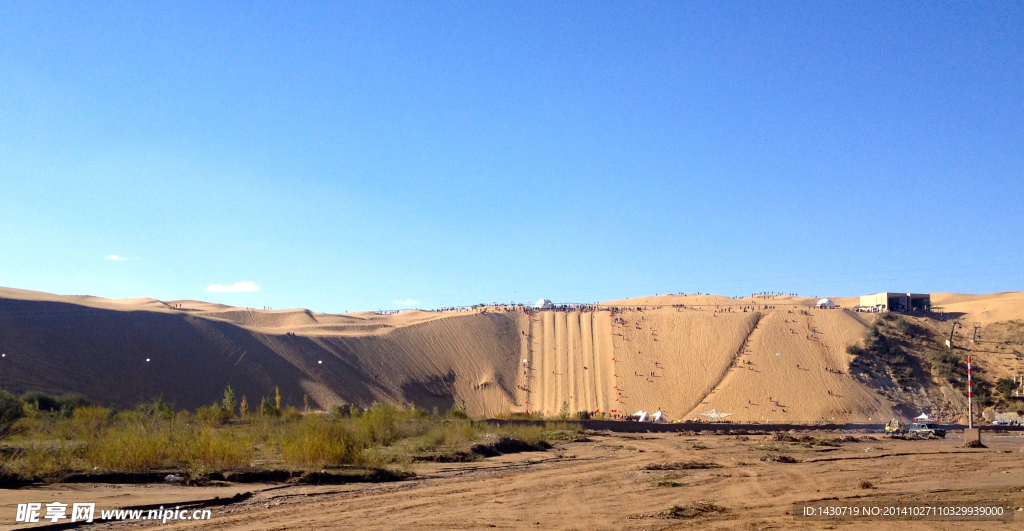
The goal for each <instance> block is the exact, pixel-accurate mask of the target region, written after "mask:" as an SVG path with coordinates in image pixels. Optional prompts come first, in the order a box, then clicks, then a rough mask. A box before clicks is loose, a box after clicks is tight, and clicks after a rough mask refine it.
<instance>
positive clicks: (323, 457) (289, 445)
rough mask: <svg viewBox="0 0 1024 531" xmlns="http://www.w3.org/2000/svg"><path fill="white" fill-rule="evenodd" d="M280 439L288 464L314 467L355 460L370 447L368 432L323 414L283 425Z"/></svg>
mask: <svg viewBox="0 0 1024 531" xmlns="http://www.w3.org/2000/svg"><path fill="white" fill-rule="evenodd" d="M278 442H279V445H280V448H281V457H282V459H284V462H285V463H286V464H288V465H294V466H301V467H306V468H314V469H319V468H323V467H325V466H337V465H342V464H351V463H355V462H357V461H358V460H359V456H360V454H361V452H362V451H363V450H364V449H365V448H367V447H368V446H369V440H368V439H367V437H366V436H365V434H363V433H359V432H358V431H355V430H353V429H352V428H351V425H350V424H349V423H348V422H334V421H331V420H328V419H326V418H324V417H323V416H322V415H309V416H307V417H305V418H303V419H302V420H300V421H297V422H294V423H289V424H285V425H283V426H282V428H281V435H280V436H279V441H278Z"/></svg>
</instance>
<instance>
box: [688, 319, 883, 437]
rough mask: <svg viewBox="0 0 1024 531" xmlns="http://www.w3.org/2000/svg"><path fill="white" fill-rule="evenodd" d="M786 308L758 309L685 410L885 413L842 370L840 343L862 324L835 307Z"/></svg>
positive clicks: (755, 414) (764, 414) (798, 416)
mask: <svg viewBox="0 0 1024 531" xmlns="http://www.w3.org/2000/svg"><path fill="white" fill-rule="evenodd" d="M790 312H791V311H790V310H787V311H771V312H767V313H765V314H764V316H763V317H762V318H761V319H760V321H759V322H758V324H757V328H756V329H755V330H754V331H753V332H752V333H751V334H750V338H749V340H748V342H747V348H746V349H745V350H744V353H743V355H742V356H740V357H739V359H738V360H737V363H736V364H735V365H734V366H733V367H731V368H730V369H729V372H728V374H727V375H726V376H725V378H723V379H722V381H721V383H720V384H719V385H718V386H717V387H716V388H715V389H714V391H712V392H711V393H710V394H709V395H708V396H707V398H706V399H705V400H704V401H702V402H701V403H700V404H699V405H698V406H697V407H695V408H694V409H693V410H692V411H691V412H690V414H689V415H688V416H689V417H691V418H692V417H694V416H696V415H697V414H699V413H702V412H704V411H707V410H710V409H711V408H716V409H717V410H718V411H719V412H722V413H734V414H735V417H734V418H737V419H739V420H749V421H763V420H771V421H789V420H818V419H824V420H833V419H834V420H837V421H845V420H850V421H856V420H862V421H867V420H868V419H872V420H875V421H877V420H878V419H879V418H885V419H888V418H891V417H892V415H893V412H892V410H891V409H890V408H889V407H888V405H887V404H886V403H885V401H884V400H883V399H882V398H881V397H879V396H878V395H877V394H876V393H874V392H873V391H872V390H870V389H868V388H866V387H865V386H863V385H861V384H860V383H858V382H857V381H855V380H854V379H852V378H850V377H849V376H848V363H849V359H848V358H849V357H850V356H848V355H847V354H846V352H845V349H846V346H847V345H848V344H852V343H854V342H857V341H858V340H859V339H860V338H861V337H862V335H863V332H864V330H865V329H866V327H865V326H864V325H863V324H862V323H861V322H860V321H859V320H857V319H855V318H854V317H853V316H852V315H851V314H850V313H849V312H846V311H843V310H811V309H808V310H797V311H792V313H790Z"/></svg>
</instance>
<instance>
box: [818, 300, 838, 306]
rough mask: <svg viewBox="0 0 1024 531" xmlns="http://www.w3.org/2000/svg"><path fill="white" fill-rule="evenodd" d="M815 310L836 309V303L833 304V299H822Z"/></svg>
mask: <svg viewBox="0 0 1024 531" xmlns="http://www.w3.org/2000/svg"><path fill="white" fill-rule="evenodd" d="M814 307H815V308H835V307H836V303H834V302H832V299H821V300H820V301H818V304H815V305H814Z"/></svg>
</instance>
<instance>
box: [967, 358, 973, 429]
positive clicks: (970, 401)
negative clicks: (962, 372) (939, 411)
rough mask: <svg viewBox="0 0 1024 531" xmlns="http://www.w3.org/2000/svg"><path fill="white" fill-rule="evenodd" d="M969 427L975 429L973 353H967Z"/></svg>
mask: <svg viewBox="0 0 1024 531" xmlns="http://www.w3.org/2000/svg"><path fill="white" fill-rule="evenodd" d="M967 429H969V430H973V429H974V393H973V386H972V385H971V355H970V353H968V354H967Z"/></svg>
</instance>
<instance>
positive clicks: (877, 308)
mask: <svg viewBox="0 0 1024 531" xmlns="http://www.w3.org/2000/svg"><path fill="white" fill-rule="evenodd" d="M931 308H932V296H931V295H929V294H927V293H889V292H885V293H875V294H872V295H861V297H860V306H859V309H861V310H865V311H869V312H927V311H930V310H931Z"/></svg>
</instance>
